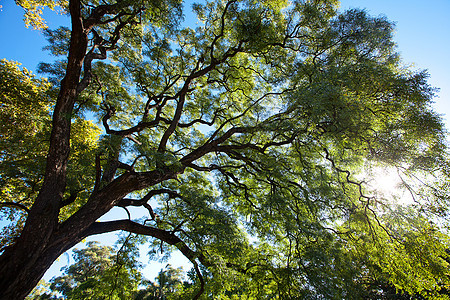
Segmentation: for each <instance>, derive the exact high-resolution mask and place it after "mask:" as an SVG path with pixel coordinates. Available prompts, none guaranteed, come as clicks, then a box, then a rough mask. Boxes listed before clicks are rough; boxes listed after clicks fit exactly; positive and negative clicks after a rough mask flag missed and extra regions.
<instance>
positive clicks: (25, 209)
mask: <svg viewBox="0 0 450 300" xmlns="http://www.w3.org/2000/svg"><path fill="white" fill-rule="evenodd" d="M2 206H3V207H15V208H19V209H21V210H24V211H25V212H26V213H29V212H30V209H29V208H28V207H26V206H25V205H23V204H21V203H16V202H0V207H2Z"/></svg>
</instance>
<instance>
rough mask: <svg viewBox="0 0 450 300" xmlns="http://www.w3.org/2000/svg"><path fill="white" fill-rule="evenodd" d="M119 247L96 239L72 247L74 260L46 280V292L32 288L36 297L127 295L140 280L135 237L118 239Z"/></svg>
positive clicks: (130, 293)
mask: <svg viewBox="0 0 450 300" xmlns="http://www.w3.org/2000/svg"><path fill="white" fill-rule="evenodd" d="M120 242H122V243H125V244H123V247H121V249H120V250H119V251H116V250H114V248H112V247H110V246H100V245H99V243H98V242H88V243H87V244H86V248H83V249H74V250H73V253H74V254H73V259H74V263H73V264H72V265H70V266H67V267H64V268H62V272H63V275H62V276H59V277H54V278H52V279H51V280H50V285H49V287H48V289H49V290H50V292H44V293H42V292H39V291H35V295H34V297H35V298H37V299H92V298H95V299H130V298H131V297H132V295H133V294H134V292H135V291H136V290H137V288H138V285H139V284H140V283H141V279H142V274H141V272H140V271H139V270H140V269H141V265H140V263H139V261H138V259H139V253H138V248H137V244H136V241H134V243H133V241H129V240H126V241H124V240H121V241H119V243H120Z"/></svg>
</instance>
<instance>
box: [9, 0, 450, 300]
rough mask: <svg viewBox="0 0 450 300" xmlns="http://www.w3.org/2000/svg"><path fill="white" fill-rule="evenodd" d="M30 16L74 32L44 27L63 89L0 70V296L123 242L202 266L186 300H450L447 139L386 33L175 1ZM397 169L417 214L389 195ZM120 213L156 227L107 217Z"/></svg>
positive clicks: (54, 75) (329, 19)
mask: <svg viewBox="0 0 450 300" xmlns="http://www.w3.org/2000/svg"><path fill="white" fill-rule="evenodd" d="M18 4H20V5H22V6H23V7H24V8H25V9H27V11H28V12H29V15H28V20H31V21H30V22H34V21H33V20H35V21H36V20H37V21H36V22H37V23H35V24H37V25H36V26H37V27H39V26H41V27H42V22H41V23H39V22H40V21H39V20H40V19H39V18H38V16H39V7H40V6H39V5H41V6H42V5H44V6H45V5H48V6H60V7H61V8H62V10H63V11H65V12H67V13H68V14H69V15H70V19H71V28H65V27H61V28H57V29H45V30H46V31H45V32H46V36H47V37H48V40H49V46H48V47H47V50H49V51H50V52H51V53H52V54H53V55H55V56H57V57H59V58H60V60H56V61H55V62H51V63H42V64H41V66H40V71H41V72H43V73H47V74H48V76H49V79H48V80H46V79H38V78H36V77H34V76H33V75H32V74H31V73H29V72H28V71H26V70H25V69H22V70H21V69H20V68H19V67H18V65H17V63H14V62H8V61H2V63H1V68H2V69H1V82H2V86H1V89H2V93H1V97H2V98H1V101H2V102H1V106H2V111H1V115H0V116H1V118H2V120H7V121H6V122H2V128H1V135H2V136H1V137H2V141H1V143H0V146H1V150H0V151H1V155H2V156H1V162H0V163H1V164H2V168H1V169H0V172H1V176H0V184H1V195H2V198H1V202H0V208H1V209H2V212H4V213H5V214H6V215H7V216H8V218H9V219H10V220H11V222H10V225H9V226H7V227H6V229H5V230H4V231H3V236H4V237H3V238H2V240H1V246H2V250H1V251H2V255H1V256H0V274H1V275H0V293H3V294H0V295H1V296H0V298H1V299H21V298H23V297H24V296H26V294H28V293H29V292H30V291H31V289H32V288H33V287H34V286H35V285H36V284H37V283H38V281H39V279H40V278H41V277H42V275H43V274H44V272H45V271H46V270H47V269H48V267H49V266H50V265H51V263H52V262H53V261H54V260H55V259H56V258H57V257H58V256H59V255H60V254H62V253H64V252H65V251H66V250H68V249H70V248H71V247H72V246H74V245H75V244H76V243H78V242H79V241H81V240H83V239H84V238H86V237H88V236H91V235H96V234H102V233H107V232H112V231H117V230H123V231H126V232H130V233H135V234H139V235H143V236H148V237H150V238H151V241H152V247H153V248H154V249H155V251H164V252H170V251H180V252H181V253H182V254H183V255H184V256H185V257H186V258H188V259H189V260H190V261H191V262H192V264H193V270H192V271H191V275H192V281H193V282H194V284H193V286H191V287H190V288H187V289H186V290H184V292H185V293H186V294H185V298H194V299H200V298H201V299H210V298H211V297H216V298H218V299H238V298H239V299H265V298H275V299H298V298H300V299H320V298H324V299H352V298H354V299H361V298H370V297H372V298H377V297H381V296H380V293H381V294H383V293H384V294H385V295H387V293H391V292H392V291H393V290H394V291H396V292H397V294H398V295H400V294H402V293H404V294H405V295H406V294H407V295H411V296H415V297H428V298H436V299H439V298H441V299H447V298H446V297H448V288H449V284H450V278H449V271H448V270H449V239H448V235H447V231H448V223H447V220H446V217H447V214H448V205H449V203H448V200H449V195H448V185H449V183H450V181H449V171H450V169H449V165H448V156H447V148H446V134H447V133H446V130H445V128H444V125H443V122H442V120H441V118H440V117H439V115H438V114H437V113H436V112H434V111H433V110H432V108H431V101H432V99H433V96H434V94H435V89H434V88H432V87H431V86H430V85H429V84H428V83H427V76H428V75H427V73H426V72H424V71H414V70H411V69H409V68H407V67H405V66H404V65H402V63H401V59H400V57H399V55H398V53H396V50H395V42H394V41H393V37H392V32H393V30H394V26H393V24H392V23H391V22H390V21H388V20H387V19H385V18H383V17H372V16H369V15H368V14H367V13H366V12H365V11H362V10H357V9H353V10H349V11H345V12H339V11H338V5H339V3H338V1H334V0H298V1H291V2H288V1H280V0H265V1H253V0H231V1H205V2H202V3H195V4H192V10H193V11H194V13H195V14H196V16H197V18H198V25H197V26H191V25H189V24H187V25H186V23H183V20H182V16H183V9H186V8H184V7H183V6H182V4H181V2H180V1H178V0H161V1H145V0H142V1H127V0H121V1H117V2H115V1H103V2H101V3H100V2H97V1H88V2H81V1H78V0H73V1H69V2H68V3H66V2H62V1H58V2H53V1H45V2H42V3H41V2H40V1H23V2H18ZM6 83H7V84H6ZM3 166H4V167H3ZM383 167H390V168H393V169H394V170H395V171H396V172H397V174H398V176H399V178H400V182H401V187H399V188H402V189H404V190H405V191H407V193H408V198H409V199H411V201H410V204H408V205H397V204H395V202H396V201H399V200H401V199H387V197H384V196H383V195H382V194H380V193H377V191H376V189H377V187H376V183H375V184H373V183H371V182H370V181H371V180H372V179H373V178H371V177H370V172H369V170H376V169H377V168H383ZM113 207H120V208H124V209H125V210H126V211H127V212H128V211H129V210H128V208H129V207H135V208H139V209H140V212H141V214H143V215H145V217H144V218H143V219H142V218H141V219H134V218H133V217H132V216H131V215H130V214H129V218H128V219H119V220H110V221H99V218H100V217H102V216H104V215H105V214H106V213H107V212H108V211H110V210H111V209H112V208H113ZM11 274H14V275H13V276H11ZM377 293H378V294H377ZM237 297H238V298H237ZM386 297H387V296H386Z"/></svg>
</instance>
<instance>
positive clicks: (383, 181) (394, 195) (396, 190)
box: [368, 166, 412, 205]
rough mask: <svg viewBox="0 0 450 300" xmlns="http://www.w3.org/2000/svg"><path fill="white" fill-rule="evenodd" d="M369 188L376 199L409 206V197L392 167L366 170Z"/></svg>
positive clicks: (410, 200)
mask: <svg viewBox="0 0 450 300" xmlns="http://www.w3.org/2000/svg"><path fill="white" fill-rule="evenodd" d="M368 176H369V180H368V183H369V187H370V190H372V191H373V193H374V195H375V196H376V197H377V198H381V199H384V200H387V201H388V202H390V203H396V204H400V205H406V204H410V203H411V202H412V199H411V195H410V194H409V193H408V191H407V190H406V189H405V187H404V186H402V180H401V177H400V175H399V174H398V172H397V170H396V169H395V168H394V167H375V166H374V167H372V168H370V170H368Z"/></svg>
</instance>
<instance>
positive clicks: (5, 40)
mask: <svg viewBox="0 0 450 300" xmlns="http://www.w3.org/2000/svg"><path fill="white" fill-rule="evenodd" d="M341 3H342V4H341V9H347V8H355V7H356V8H365V9H366V10H367V11H368V12H369V13H370V14H371V15H384V16H386V17H387V18H388V19H389V20H391V21H394V22H395V23H396V28H397V30H396V34H395V40H396V42H397V43H398V51H399V52H400V53H401V55H402V57H403V62H404V63H405V64H407V65H411V64H412V65H413V68H414V69H420V70H422V69H427V70H428V71H429V73H430V80H429V82H430V83H431V84H432V85H433V86H435V87H437V88H440V92H439V95H438V97H437V98H436V99H435V102H436V103H435V105H434V106H435V108H436V110H437V111H438V112H439V113H440V114H442V115H443V116H444V117H445V118H446V119H447V128H450V125H449V124H450V122H449V121H450V50H449V49H450V0H428V1H423V0H344V1H342V2H341ZM0 5H1V6H3V8H2V11H0V59H1V58H7V59H9V60H15V61H18V62H21V63H22V64H23V66H24V67H26V68H27V69H30V70H32V71H35V69H36V66H37V64H38V63H39V62H41V61H44V60H46V59H48V56H47V55H46V53H45V52H42V47H43V46H45V44H46V41H45V39H44V37H43V34H42V33H41V32H39V31H35V30H32V29H26V28H25V26H24V24H23V22H22V10H21V8H19V7H17V6H16V5H15V3H14V1H13V0H0ZM45 18H46V20H47V23H48V25H49V26H50V27H55V26H57V25H59V24H61V23H66V24H68V19H67V17H64V16H56V15H55V14H54V13H49V14H46V15H45ZM66 257H67V256H63V257H62V259H61V260H60V261H59V262H58V263H57V264H56V265H55V266H54V267H52V268H51V270H49V272H48V274H47V276H46V277H45V278H46V279H49V278H51V277H52V276H53V275H56V274H57V272H58V270H59V269H60V268H61V266H64V265H65V264H66V262H67V260H66ZM178 261H180V260H178ZM152 267H153V272H150V271H149V269H151V268H147V271H146V276H147V277H148V278H149V279H152V278H153V277H154V276H155V275H156V273H155V271H158V270H159V268H160V266H156V268H155V266H154V265H152ZM185 270H186V268H185Z"/></svg>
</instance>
